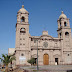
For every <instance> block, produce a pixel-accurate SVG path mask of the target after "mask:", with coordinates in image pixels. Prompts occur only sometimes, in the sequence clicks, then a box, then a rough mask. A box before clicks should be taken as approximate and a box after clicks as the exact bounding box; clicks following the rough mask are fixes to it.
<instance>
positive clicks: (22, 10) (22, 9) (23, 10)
mask: <svg viewBox="0 0 72 72" xmlns="http://www.w3.org/2000/svg"><path fill="white" fill-rule="evenodd" d="M18 12H20V13H28V11H27V10H26V9H25V8H24V5H22V8H21V9H20V10H19V11H18ZM28 14H29V13H28Z"/></svg>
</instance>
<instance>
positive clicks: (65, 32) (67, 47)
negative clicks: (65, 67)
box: [57, 11, 72, 64]
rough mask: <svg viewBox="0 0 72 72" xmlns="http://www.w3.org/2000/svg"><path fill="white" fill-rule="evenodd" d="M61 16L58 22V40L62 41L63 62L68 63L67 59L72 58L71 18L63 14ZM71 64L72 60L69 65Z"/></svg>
mask: <svg viewBox="0 0 72 72" xmlns="http://www.w3.org/2000/svg"><path fill="white" fill-rule="evenodd" d="M61 13H62V14H61V15H60V16H59V19H58V20H57V22H58V30H57V32H58V38H60V39H61V48H62V58H63V62H64V64H65V62H66V63H67V62H68V61H67V59H68V58H69V57H71V56H70V51H71V50H72V45H71V40H72V39H71V28H70V23H69V18H67V16H66V15H65V14H64V13H63V11H62V12H61ZM69 63H71V60H69V62H68V63H67V64H69Z"/></svg>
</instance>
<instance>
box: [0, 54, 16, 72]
mask: <svg viewBox="0 0 72 72" xmlns="http://www.w3.org/2000/svg"><path fill="white" fill-rule="evenodd" d="M0 59H1V61H2V62H3V64H4V65H6V68H5V72H8V64H9V63H11V62H12V61H13V60H15V56H13V55H7V54H6V55H4V54H2V58H0Z"/></svg>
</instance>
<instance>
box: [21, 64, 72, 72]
mask: <svg viewBox="0 0 72 72" xmlns="http://www.w3.org/2000/svg"><path fill="white" fill-rule="evenodd" d="M21 68H22V69H26V70H32V71H34V72H36V70H37V67H36V66H29V67H21ZM71 70H72V65H57V66H55V65H47V66H39V71H38V72H72V71H71Z"/></svg>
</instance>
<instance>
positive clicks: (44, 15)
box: [0, 0, 72, 56]
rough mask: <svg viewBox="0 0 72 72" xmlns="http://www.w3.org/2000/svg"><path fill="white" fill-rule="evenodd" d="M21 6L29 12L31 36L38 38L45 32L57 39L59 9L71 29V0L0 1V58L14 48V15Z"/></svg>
mask: <svg viewBox="0 0 72 72" xmlns="http://www.w3.org/2000/svg"><path fill="white" fill-rule="evenodd" d="M22 1H24V3H22ZM22 4H24V7H25V9H26V10H27V11H28V12H29V24H30V26H29V31H30V34H31V35H32V36H40V35H42V31H43V30H47V31H48V34H49V35H51V36H53V37H57V27H58V25H57V19H58V18H59V16H60V14H61V8H62V10H63V11H64V13H65V14H66V15H67V17H68V18H70V24H71V27H72V0H0V56H1V54H5V53H8V48H15V32H16V31H15V30H16V29H15V25H16V21H17V20H16V19H17V18H16V15H17V12H18V10H19V9H20V8H21V6H22Z"/></svg>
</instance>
